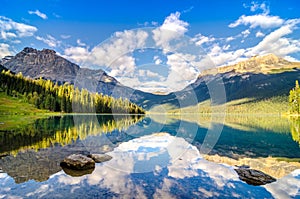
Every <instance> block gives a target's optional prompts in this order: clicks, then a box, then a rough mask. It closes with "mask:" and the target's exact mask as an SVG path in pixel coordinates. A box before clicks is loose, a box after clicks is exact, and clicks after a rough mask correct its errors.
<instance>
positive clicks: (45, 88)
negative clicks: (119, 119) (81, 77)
mask: <svg viewBox="0 0 300 199" xmlns="http://www.w3.org/2000/svg"><path fill="white" fill-rule="evenodd" d="M0 91H2V92H5V93H6V94H7V95H10V96H13V97H21V98H22V99H24V100H25V101H26V102H28V103H31V104H34V105H35V107H37V108H40V109H47V110H50V111H55V112H65V113H71V112H75V113H129V114H143V113H144V110H143V109H142V108H140V107H139V106H137V105H136V104H133V103H131V102H129V101H128V100H127V99H122V98H119V99H115V98H113V97H110V96H107V95H102V94H101V93H100V94H99V93H90V92H89V91H88V90H86V89H78V88H74V85H72V84H69V83H65V84H63V85H58V84H57V83H54V82H52V81H50V80H44V79H42V78H39V79H37V80H33V79H30V78H26V77H23V75H22V74H21V73H19V74H12V73H11V72H10V71H4V70H3V71H2V72H1V73H0Z"/></svg>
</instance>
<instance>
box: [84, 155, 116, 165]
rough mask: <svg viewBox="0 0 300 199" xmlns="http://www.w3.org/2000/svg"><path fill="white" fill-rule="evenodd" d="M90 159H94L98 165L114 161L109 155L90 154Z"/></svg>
mask: <svg viewBox="0 0 300 199" xmlns="http://www.w3.org/2000/svg"><path fill="white" fill-rule="evenodd" d="M88 157H89V158H92V159H93V160H94V161H95V162H97V163H101V162H106V161H109V160H111V159H112V157H111V156H110V155H107V154H90V155H88Z"/></svg>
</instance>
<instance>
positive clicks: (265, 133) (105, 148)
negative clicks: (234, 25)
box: [0, 115, 300, 198]
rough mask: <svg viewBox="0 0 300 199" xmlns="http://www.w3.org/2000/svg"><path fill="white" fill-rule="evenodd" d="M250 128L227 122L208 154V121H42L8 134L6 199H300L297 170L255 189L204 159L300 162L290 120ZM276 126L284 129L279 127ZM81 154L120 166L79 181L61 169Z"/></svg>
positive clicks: (1, 179) (1, 148)
mask: <svg viewBox="0 0 300 199" xmlns="http://www.w3.org/2000/svg"><path fill="white" fill-rule="evenodd" d="M277 120H278V122H277ZM161 121H163V120H161ZM245 121H247V122H248V121H251V119H249V118H247V119H245V120H241V118H239V119H233V118H231V119H230V118H227V120H226V121H225V124H224V127H223V131H222V133H221V135H220V137H219V139H218V141H217V142H216V145H215V146H214V148H213V150H212V151H210V153H209V154H206V155H204V154H200V153H199V150H200V149H201V144H202V143H203V140H204V139H205V136H206V134H207V131H208V129H211V132H213V129H214V128H215V124H216V123H215V122H209V121H208V122H207V121H205V119H203V120H202V121H201V125H200V124H197V123H195V122H194V121H188V120H187V121H182V120H177V119H170V120H168V121H167V122H165V123H160V122H159V120H158V121H157V120H153V119H151V118H148V117H144V118H140V117H133V118H131V117H128V116H127V117H121V116H119V117H113V116H95V115H92V116H84V115H82V116H79V115H77V116H64V117H52V118H49V119H47V120H38V121H37V122H36V123H35V124H34V125H31V126H27V127H24V130H23V131H21V130H18V131H15V132H0V135H1V136H0V139H1V140H0V143H1V145H0V152H1V153H2V154H7V155H8V156H7V157H2V158H1V159H0V167H1V168H2V173H0V186H1V190H0V196H1V197H4V198H9V197H17V196H21V197H29V198H36V197H42V198H43V197H44V198H57V197H75V196H76V197H84V198H95V197H96V198H97V197H98V198H99V197H100V198H102V197H105V198H112V197H129V198H132V197H137V198H149V197H150V198H151V197H152V198H206V197H221V198H241V197H242V198H248V197H253V198H273V197H279V198H281V197H292V198H296V197H299V194H300V191H299V190H300V170H299V169H298V168H299V167H297V166H295V167H289V170H287V171H288V172H286V174H288V175H281V176H280V179H278V180H277V182H274V183H271V184H268V185H265V186H260V187H254V186H251V185H247V184H246V183H244V182H242V181H240V180H239V178H238V176H237V174H236V173H235V172H234V170H233V167H232V166H229V165H228V164H227V165H224V164H217V163H214V162H213V161H207V160H206V159H208V158H206V159H204V156H211V157H214V155H218V156H220V157H222V156H223V157H226V158H233V160H236V161H237V162H238V160H244V159H247V160H248V159H250V160H251V161H252V160H255V161H260V160H261V159H263V160H268V161H269V159H268V158H271V156H273V157H274V158H273V159H272V161H273V160H274V161H275V162H276V157H278V158H279V157H280V161H284V162H285V163H286V164H289V162H290V161H297V159H298V161H299V158H300V148H299V143H298V142H297V140H295V136H294V134H295V133H293V132H292V131H290V130H291V129H292V128H293V129H297V128H295V127H294V126H295V125H297V123H295V122H294V123H293V122H290V121H288V120H284V119H282V118H281V119H278V118H267V119H261V121H264V122H263V123H262V124H260V123H259V122H257V121H258V119H257V118H255V122H254V123H252V124H248V123H247V122H245ZM270 121H274V122H275V123H276V124H275V123H274V126H271V125H270ZM208 123H210V124H208ZM207 124H208V125H207ZM267 124H268V125H267ZM250 127H251V128H250ZM28 129H31V130H28ZM32 129H35V130H32ZM195 129H196V131H195V132H194V133H193V132H192V131H194V130H195ZM158 132H162V133H158ZM290 132H291V133H290ZM298 133H299V132H298ZM10 134H11V135H10ZM298 135H299V134H298ZM30 136H31V137H30ZM14 137H16V139H15V140H16V142H15V143H14V139H13V138H14ZM22 139H23V140H22ZM25 139H29V140H25ZM43 143H44V144H43ZM4 144H5V145H4ZM73 153H82V154H88V153H107V154H109V155H111V156H112V157H113V159H112V160H110V161H108V162H105V163H101V164H96V168H95V170H94V171H93V173H92V174H88V175H85V176H81V177H71V176H68V175H67V174H65V173H64V172H63V171H62V170H61V168H60V166H59V162H60V161H61V160H62V159H63V158H64V157H65V156H67V155H70V154H73ZM280 161H279V160H278V164H279V163H280ZM223 163H226V162H223ZM256 165H260V164H258V163H256ZM269 169H272V167H271V168H269ZM278 176H279V175H278ZM282 176H284V177H282Z"/></svg>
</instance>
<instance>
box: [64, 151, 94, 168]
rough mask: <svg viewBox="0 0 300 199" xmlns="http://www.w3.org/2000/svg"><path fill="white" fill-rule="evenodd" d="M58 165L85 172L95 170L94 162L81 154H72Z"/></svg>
mask: <svg viewBox="0 0 300 199" xmlns="http://www.w3.org/2000/svg"><path fill="white" fill-rule="evenodd" d="M60 165H61V167H67V168H69V169H73V170H86V169H92V168H95V161H94V160H93V159H92V158H89V157H87V156H84V155H81V154H73V155H70V156H68V157H66V158H65V159H64V160H63V161H62V162H61V163H60Z"/></svg>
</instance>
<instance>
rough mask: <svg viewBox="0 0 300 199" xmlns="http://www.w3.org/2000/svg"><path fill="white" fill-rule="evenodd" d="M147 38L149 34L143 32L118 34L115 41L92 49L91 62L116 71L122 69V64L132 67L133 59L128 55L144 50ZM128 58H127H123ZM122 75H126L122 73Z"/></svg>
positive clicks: (128, 31)
mask: <svg viewBox="0 0 300 199" xmlns="http://www.w3.org/2000/svg"><path fill="white" fill-rule="evenodd" d="M147 37H148V33H147V32H145V31H143V30H137V31H135V30H125V31H123V32H116V33H115V35H114V37H113V39H111V40H109V41H108V42H107V43H103V44H101V45H100V46H96V47H95V48H94V49H92V52H91V60H90V61H92V62H93V64H96V65H98V66H106V67H109V68H112V69H116V70H117V69H118V67H120V64H121V65H127V64H129V65H132V59H131V58H129V56H130V55H128V54H130V53H131V52H133V51H134V50H135V49H140V48H143V46H144V45H145V41H146V39H147ZM126 56H127V58H123V57H126ZM122 61H125V62H122ZM126 61H129V63H126ZM120 72H121V71H120ZM120 75H124V74H122V73H120Z"/></svg>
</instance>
